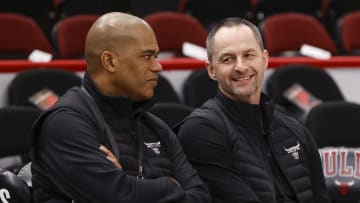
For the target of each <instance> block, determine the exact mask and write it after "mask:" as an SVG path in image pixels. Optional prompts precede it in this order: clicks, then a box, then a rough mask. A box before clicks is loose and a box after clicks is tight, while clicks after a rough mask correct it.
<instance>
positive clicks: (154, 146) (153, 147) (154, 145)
mask: <svg viewBox="0 0 360 203" xmlns="http://www.w3.org/2000/svg"><path fill="white" fill-rule="evenodd" d="M144 144H145V146H146V147H147V148H149V149H151V150H152V151H153V152H154V153H155V154H157V155H159V154H160V147H161V143H160V141H158V142H149V143H146V142H144Z"/></svg>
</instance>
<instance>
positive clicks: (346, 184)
mask: <svg viewBox="0 0 360 203" xmlns="http://www.w3.org/2000/svg"><path fill="white" fill-rule="evenodd" d="M354 183H355V182H354V181H353V180H352V181H338V180H335V185H337V186H338V187H339V189H340V194H341V195H342V196H346V195H347V194H348V192H349V188H350V187H351V186H353V185H354Z"/></svg>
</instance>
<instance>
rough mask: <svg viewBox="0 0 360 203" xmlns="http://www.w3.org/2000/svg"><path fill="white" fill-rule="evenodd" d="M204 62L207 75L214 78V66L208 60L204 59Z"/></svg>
mask: <svg viewBox="0 0 360 203" xmlns="http://www.w3.org/2000/svg"><path fill="white" fill-rule="evenodd" d="M205 64H206V69H207V72H208V75H209V77H210V78H211V79H213V80H216V76H215V69H214V66H213V65H212V64H211V63H210V61H205Z"/></svg>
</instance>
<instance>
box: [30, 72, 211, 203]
mask: <svg viewBox="0 0 360 203" xmlns="http://www.w3.org/2000/svg"><path fill="white" fill-rule="evenodd" d="M83 87H84V88H85V89H86V91H87V92H88V94H89V95H90V96H91V97H92V98H93V99H94V100H95V102H96V105H97V106H98V107H99V108H100V110H101V113H102V115H103V118H104V120H105V121H106V123H107V124H108V129H110V130H109V131H111V134H112V136H113V137H114V138H115V142H116V144H117V149H118V151H119V154H118V157H119V162H120V164H121V165H122V169H118V168H116V167H115V166H114V165H113V164H112V163H111V162H110V161H109V160H107V159H106V157H105V154H104V153H103V152H101V151H100V150H99V145H100V144H103V145H105V146H106V147H107V148H109V149H112V148H113V147H112V146H111V144H110V143H111V142H110V140H109V139H108V135H106V134H105V131H104V129H103V126H101V125H102V124H99V123H100V122H98V120H99V118H97V117H96V116H94V115H96V114H94V112H93V111H92V110H91V109H92V108H93V107H94V106H92V107H91V108H90V106H91V105H95V103H94V102H92V101H91V98H90V97H89V95H86V94H85V92H86V91H83V90H82V89H81V88H79V87H75V88H73V89H71V90H69V91H68V92H67V93H66V94H65V95H64V96H62V97H61V98H60V100H59V101H58V102H57V104H56V105H55V106H54V107H53V108H51V109H50V110H49V111H47V112H45V113H44V114H43V115H42V116H41V117H40V118H39V119H38V121H37V123H36V124H35V126H34V129H33V150H32V153H31V157H32V174H33V176H32V183H33V194H34V198H35V201H36V202H71V201H72V200H74V201H75V202H76V203H89V202H98V203H112V202H114V203H115V202H116V203H145V202H148V203H170V202H171V203H185V202H186V203H192V202H193V203H202V202H210V197H209V195H208V190H207V186H206V185H205V184H204V183H203V182H202V181H201V180H200V178H199V176H198V175H197V174H196V171H195V170H193V168H192V167H191V165H190V164H189V163H188V161H187V159H186V157H185V155H184V153H183V151H182V149H181V146H180V144H179V143H178V141H177V139H176V137H175V135H174V134H173V132H172V131H171V129H170V128H169V127H168V126H167V125H166V124H165V123H164V122H162V121H161V120H159V119H158V118H157V117H155V116H154V115H151V114H150V113H148V112H146V111H147V109H148V108H149V107H150V106H151V104H150V103H151V102H150V101H144V102H140V103H132V102H131V101H130V100H129V99H128V98H127V97H107V96H104V95H102V94H101V93H100V92H99V91H98V90H97V88H96V87H95V85H94V84H93V83H92V81H91V80H90V78H89V77H88V76H87V74H86V75H85V78H84V80H83ZM149 102H150V103H149ZM140 165H141V166H142V167H139V166H140ZM141 170H142V171H141ZM138 176H143V177H144V178H143V179H142V178H141V177H138ZM170 177H172V178H174V179H176V180H177V181H178V182H179V183H180V185H181V187H179V186H178V185H177V183H176V182H175V181H174V180H172V179H171V178H170Z"/></svg>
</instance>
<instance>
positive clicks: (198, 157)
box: [177, 117, 260, 203]
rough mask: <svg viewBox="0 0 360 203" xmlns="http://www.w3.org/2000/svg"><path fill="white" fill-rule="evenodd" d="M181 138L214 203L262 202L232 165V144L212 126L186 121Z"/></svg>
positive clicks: (195, 119) (195, 120)
mask: <svg viewBox="0 0 360 203" xmlns="http://www.w3.org/2000/svg"><path fill="white" fill-rule="evenodd" d="M177 136H178V138H179V140H180V143H181V145H182V147H183V149H184V152H185V154H186V156H187V157H188V159H189V161H190V163H191V164H193V166H194V167H195V169H196V170H197V171H198V173H199V175H200V177H201V178H202V179H203V181H204V182H205V183H206V184H207V185H208V186H209V188H210V193H211V196H212V199H213V202H214V203H220V202H221V203H222V202H224V203H225V202H226V203H245V202H246V203H250V202H253V203H257V202H258V203H259V202H260V201H259V199H258V198H257V197H256V195H255V193H254V192H253V191H252V190H251V188H250V187H248V185H247V184H246V183H245V181H244V180H243V178H242V177H241V175H240V174H238V172H237V171H236V169H235V168H234V167H233V165H232V160H233V158H232V154H231V148H232V147H231V144H230V143H228V141H227V138H226V135H224V134H223V133H221V132H219V130H217V129H216V127H214V126H213V125H212V122H211V121H209V120H207V119H205V118H199V117H193V118H191V119H188V120H186V121H185V122H184V123H183V124H182V125H181V127H180V128H179V130H178V133H177Z"/></svg>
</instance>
